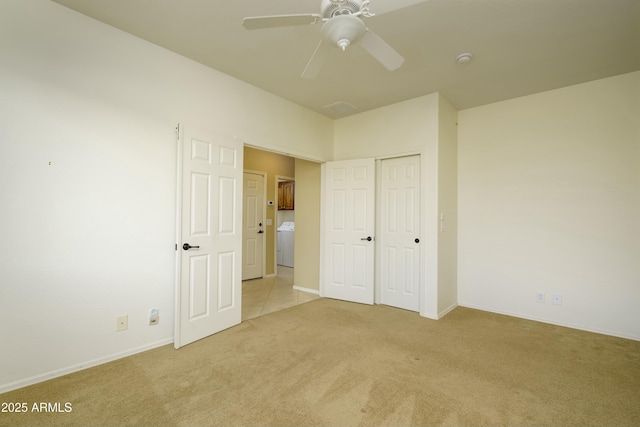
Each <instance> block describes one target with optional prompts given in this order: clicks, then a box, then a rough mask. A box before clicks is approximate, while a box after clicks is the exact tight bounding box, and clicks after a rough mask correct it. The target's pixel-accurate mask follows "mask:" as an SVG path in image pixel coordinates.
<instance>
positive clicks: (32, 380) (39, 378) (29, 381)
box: [0, 337, 173, 393]
mask: <svg viewBox="0 0 640 427" xmlns="http://www.w3.org/2000/svg"><path fill="white" fill-rule="evenodd" d="M172 343H173V337H171V338H166V339H163V340H160V341H156V342H153V343H151V344H147V345H143V346H140V347H135V348H132V349H129V350H126V351H122V352H120V353H115V354H112V355H109V356H105V357H99V358H97V359H93V360H88V361H86V362H83V363H78V364H76V365H72V366H67V367H66V368H61V369H56V370H54V371H50V372H45V373H44V374H40V375H34V376H32V377H29V378H25V379H23V380H19V381H14V382H11V383H7V384H0V393H6V392H9V391H12V390H17V389H19V388H23V387H27V386H30V385H33V384H37V383H41V382H43V381H47V380H50V379H53V378H57V377H61V376H63V375H67V374H71V373H73V372H78V371H82V370H85V369H88V368H93V367H94V366H98V365H102V364H104V363H108V362H113V361H114V360H118V359H122V358H124V357H128V356H133V355H134V354H137V353H142V352H143V351H147V350H152V349H154V348H157V347H162V346H163V345H167V344H172Z"/></svg>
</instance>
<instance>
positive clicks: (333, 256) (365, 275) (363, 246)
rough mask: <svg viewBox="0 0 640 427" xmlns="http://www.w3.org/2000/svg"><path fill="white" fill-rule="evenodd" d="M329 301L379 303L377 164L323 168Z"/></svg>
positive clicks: (325, 284) (326, 292) (351, 163)
mask: <svg viewBox="0 0 640 427" xmlns="http://www.w3.org/2000/svg"><path fill="white" fill-rule="evenodd" d="M323 185H324V189H323V190H324V195H323V196H324V197H323V199H324V207H323V210H324V212H323V214H324V215H323V217H324V220H323V227H324V231H323V249H322V251H323V263H324V279H323V280H322V282H321V284H322V288H321V294H322V296H324V297H328V298H336V299H341V300H346V301H353V302H359V303H364V304H373V292H374V230H375V218H374V216H375V200H374V199H375V161H374V159H359V160H348V161H338V162H328V163H325V164H324V165H323Z"/></svg>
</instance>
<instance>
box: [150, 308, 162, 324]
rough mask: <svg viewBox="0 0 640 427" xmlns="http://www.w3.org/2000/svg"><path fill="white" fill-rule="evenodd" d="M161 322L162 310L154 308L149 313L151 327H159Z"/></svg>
mask: <svg viewBox="0 0 640 427" xmlns="http://www.w3.org/2000/svg"><path fill="white" fill-rule="evenodd" d="M159 321H160V310H158V309H157V308H152V309H151V310H150V311H149V326H153V325H157V324H158V322H159Z"/></svg>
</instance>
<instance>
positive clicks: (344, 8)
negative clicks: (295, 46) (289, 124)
mask: <svg viewBox="0 0 640 427" xmlns="http://www.w3.org/2000/svg"><path fill="white" fill-rule="evenodd" d="M369 3H370V1H369V0H321V2H320V14H319V15H318V14H306V15H275V16H257V17H248V18H244V20H243V21H242V25H243V26H244V27H245V28H246V29H248V30H256V29H263V28H272V27H284V26H293V25H304V24H316V23H318V22H322V23H323V24H322V40H320V43H319V44H318V46H317V47H316V50H315V51H314V53H313V55H312V56H311V59H309V62H307V66H306V67H305V69H304V71H303V73H302V77H304V78H313V77H315V76H316V75H317V74H318V73H319V72H320V68H321V67H322V64H323V63H324V61H325V60H326V59H327V57H328V53H329V52H328V51H329V50H330V49H331V48H332V47H338V48H340V49H341V50H342V51H343V52H344V51H345V50H346V49H347V48H348V47H349V46H352V45H354V44H356V43H360V46H361V47H362V48H363V49H364V50H365V51H367V52H368V53H369V54H370V55H371V56H373V57H374V58H375V59H376V60H377V61H378V62H380V63H381V64H382V65H383V66H384V67H385V68H386V69H387V70H389V71H393V70H395V69H397V68H398V67H400V66H401V65H402V63H403V62H404V58H403V57H402V56H401V55H400V54H399V53H398V52H396V51H395V49H393V48H392V47H391V46H389V45H388V44H387V43H386V42H385V41H384V40H382V39H381V38H380V37H379V36H378V35H376V34H375V33H374V32H372V31H371V30H370V29H368V28H367V26H366V25H365V23H364V21H363V19H362V18H372V17H373V16H374V14H373V13H371V12H370V11H369Z"/></svg>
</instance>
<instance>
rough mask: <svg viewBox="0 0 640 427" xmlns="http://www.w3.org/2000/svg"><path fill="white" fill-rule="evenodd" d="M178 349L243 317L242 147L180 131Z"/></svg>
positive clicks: (217, 137)
mask: <svg viewBox="0 0 640 427" xmlns="http://www.w3.org/2000/svg"><path fill="white" fill-rule="evenodd" d="M178 157H179V158H178V169H179V171H178V181H179V183H178V212H177V216H178V227H177V228H178V231H177V234H178V236H177V237H178V240H177V242H178V246H177V251H178V255H177V258H178V260H177V270H178V271H177V282H178V283H177V285H176V316H175V318H176V325H175V338H174V346H175V348H179V347H182V346H184V345H186V344H189V343H191V342H193V341H196V340H199V339H201V338H204V337H206V336H209V335H211V334H214V333H216V332H219V331H221V330H223V329H227V328H229V327H231V326H234V325H236V324H238V323H240V321H241V317H242V301H241V297H242V282H241V276H242V173H243V145H242V143H240V142H237V141H235V140H234V139H232V138H229V137H223V136H220V135H215V134H212V133H207V132H201V131H197V130H195V129H191V128H186V127H183V126H182V125H180V126H179V127H178Z"/></svg>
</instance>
